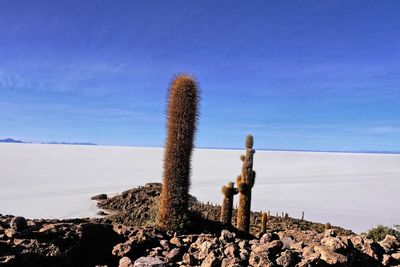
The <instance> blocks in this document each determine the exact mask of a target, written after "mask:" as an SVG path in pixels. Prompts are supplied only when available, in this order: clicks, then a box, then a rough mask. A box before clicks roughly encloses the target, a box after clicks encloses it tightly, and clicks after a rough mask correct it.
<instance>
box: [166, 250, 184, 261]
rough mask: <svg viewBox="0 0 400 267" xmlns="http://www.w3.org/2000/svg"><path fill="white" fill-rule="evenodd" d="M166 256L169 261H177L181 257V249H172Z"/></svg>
mask: <svg viewBox="0 0 400 267" xmlns="http://www.w3.org/2000/svg"><path fill="white" fill-rule="evenodd" d="M165 258H166V259H167V260H168V262H176V261H177V260H178V259H180V258H181V249H180V248H174V249H172V250H171V251H170V252H169V253H168V254H167V256H166V257H165Z"/></svg>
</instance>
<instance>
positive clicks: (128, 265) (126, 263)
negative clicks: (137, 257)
mask: <svg viewBox="0 0 400 267" xmlns="http://www.w3.org/2000/svg"><path fill="white" fill-rule="evenodd" d="M118 267H133V262H132V261H131V259H130V258H128V257H123V258H121V259H120V260H119V265H118Z"/></svg>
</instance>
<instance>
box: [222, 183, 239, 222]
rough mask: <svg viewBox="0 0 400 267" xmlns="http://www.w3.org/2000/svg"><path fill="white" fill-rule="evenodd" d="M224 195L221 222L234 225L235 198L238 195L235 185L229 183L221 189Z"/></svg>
mask: <svg viewBox="0 0 400 267" xmlns="http://www.w3.org/2000/svg"><path fill="white" fill-rule="evenodd" d="M221 191H222V194H223V195H224V200H223V202H222V208H221V222H223V223H224V224H231V223H232V209H233V196H234V195H236V194H237V193H238V189H237V188H235V187H234V183H228V184H227V185H224V186H223V187H222V189H221Z"/></svg>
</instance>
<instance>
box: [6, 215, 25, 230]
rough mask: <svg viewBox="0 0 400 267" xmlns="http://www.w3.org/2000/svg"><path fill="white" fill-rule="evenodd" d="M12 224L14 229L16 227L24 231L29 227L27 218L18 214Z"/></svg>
mask: <svg viewBox="0 0 400 267" xmlns="http://www.w3.org/2000/svg"><path fill="white" fill-rule="evenodd" d="M10 226H11V228H12V229H15V230H16V231H23V230H25V229H26V228H28V224H27V222H26V219H25V218H24V217H20V216H16V217H14V218H12V219H11V223H10Z"/></svg>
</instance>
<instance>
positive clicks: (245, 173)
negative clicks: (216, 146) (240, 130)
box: [236, 135, 256, 233]
mask: <svg viewBox="0 0 400 267" xmlns="http://www.w3.org/2000/svg"><path fill="white" fill-rule="evenodd" d="M253 143H254V140H253V136H252V135H248V136H247V137H246V155H241V156H240V159H241V160H242V161H243V166H242V175H239V176H238V177H237V180H236V184H237V187H238V189H239V208H238V216H237V225H236V226H237V228H238V229H240V230H242V231H245V232H247V233H248V232H249V230H250V211H251V189H252V188H253V186H254V182H255V179H256V172H255V171H253V155H254V153H255V150H254V149H253Z"/></svg>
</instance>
